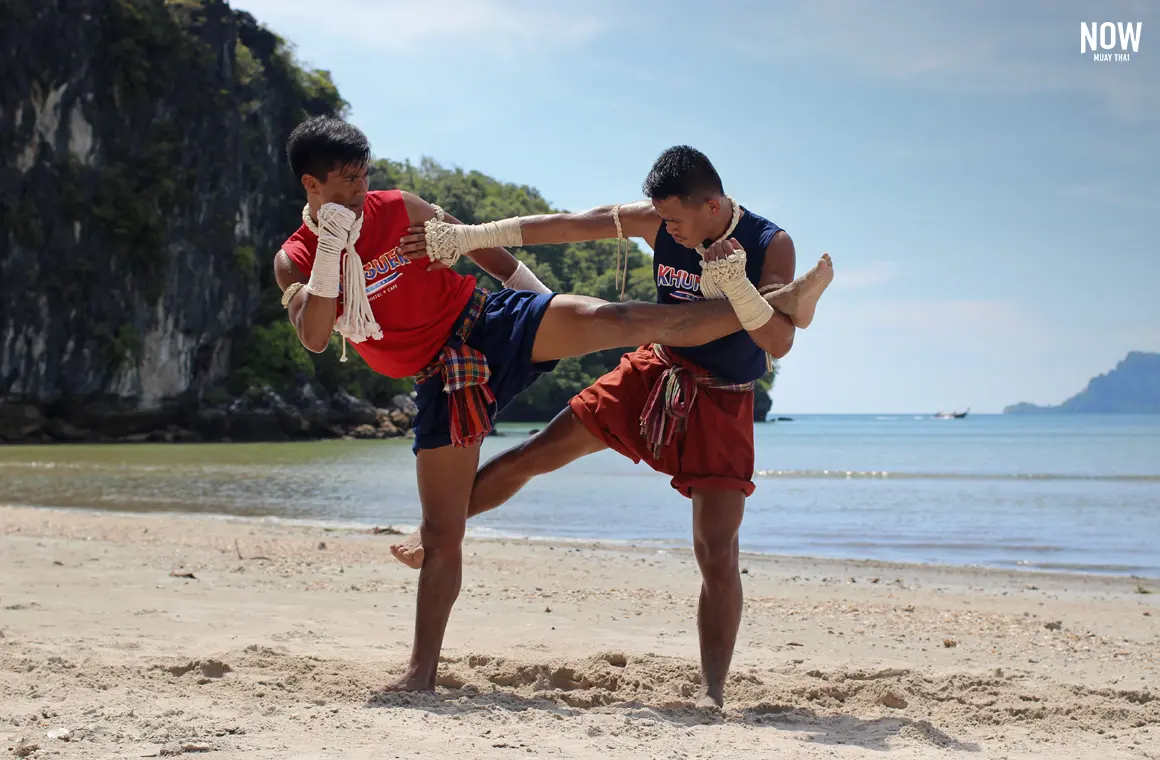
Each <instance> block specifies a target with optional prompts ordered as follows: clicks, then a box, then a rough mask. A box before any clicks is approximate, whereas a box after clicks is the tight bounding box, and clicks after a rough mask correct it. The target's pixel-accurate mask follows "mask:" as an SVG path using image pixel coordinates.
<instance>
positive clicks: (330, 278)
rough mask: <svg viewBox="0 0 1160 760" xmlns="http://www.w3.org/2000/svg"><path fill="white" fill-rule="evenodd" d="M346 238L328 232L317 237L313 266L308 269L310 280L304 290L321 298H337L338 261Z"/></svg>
mask: <svg viewBox="0 0 1160 760" xmlns="http://www.w3.org/2000/svg"><path fill="white" fill-rule="evenodd" d="M345 244H346V238H345V237H344V238H343V239H342V240H339V239H338V238H336V237H335V236H334V235H331V234H330V233H329V232H323V233H322V235H320V236H319V238H318V253H316V254H315V255H314V266H313V267H311V269H310V281H309V282H307V283H306V291H307V292H308V293H313V294H314V295H316V296H322V297H323V298H338V281H339V267H338V265H339V262H340V261H341V259H342V247H343V246H344V245H345Z"/></svg>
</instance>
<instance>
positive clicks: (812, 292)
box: [766, 253, 834, 329]
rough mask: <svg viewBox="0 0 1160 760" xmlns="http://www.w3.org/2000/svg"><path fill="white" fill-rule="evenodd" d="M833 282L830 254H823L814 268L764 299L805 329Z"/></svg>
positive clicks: (832, 264) (812, 319)
mask: <svg viewBox="0 0 1160 760" xmlns="http://www.w3.org/2000/svg"><path fill="white" fill-rule="evenodd" d="M833 281H834V263H833V262H832V261H831V260H830V254H828V253H823V254H822V257H821V258H820V259H818V263H817V264H815V265H814V268H813V269H811V270H810V271H808V272H806V273H805V274H804V275H802V276H801V277H799V278H797V279H796V280H794V281H793V282H791V283H790V284H789V285H786V286H785V287H784V288H778V289H777V290H775V291H773V292H772V293H770V294H769V295H767V296H766V299H767V300H768V301H769V304H770V305H771V306H773V307H774V308H775V309H777V310H778V311H780V312H781V313H782V314H784V315H786V316H787V317H789V318H790V319H792V320H793V323H794V326H796V327H799V328H802V329H805V328H807V327H809V326H810V322H813V321H814V310H815V309H816V308H817V306H818V299H819V298H821V297H822V293H824V292H825V291H826V288H828V287H830V283H831V282H833Z"/></svg>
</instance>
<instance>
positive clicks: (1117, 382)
mask: <svg viewBox="0 0 1160 760" xmlns="http://www.w3.org/2000/svg"><path fill="white" fill-rule="evenodd" d="M1035 412H1064V413H1072V414H1158V413H1160V354H1155V353H1145V352H1143V351H1132V352H1130V353H1129V354H1128V355H1127V356H1125V357H1124V358H1123V360H1122V361H1120V363H1119V364H1117V365H1116V366H1115V368H1114V369H1112V371H1110V372H1107V373H1105V374H1102V375H1099V376H1097V377H1093V378H1092V379H1091V380H1090V381H1089V382H1088V384H1087V387H1086V388H1084V389H1083V390H1082V391H1080V392H1079V393H1077V394H1075V395H1074V396H1072V397H1071V398H1069V399H1068V400H1067V401H1064V402H1063V403H1062V404H1059V405H1057V406H1039V405H1037V404H1028V403H1026V402H1024V403H1019V404H1013V405H1011V406H1008V407H1006V408H1005V409H1003V413H1004V414H1028V413H1035Z"/></svg>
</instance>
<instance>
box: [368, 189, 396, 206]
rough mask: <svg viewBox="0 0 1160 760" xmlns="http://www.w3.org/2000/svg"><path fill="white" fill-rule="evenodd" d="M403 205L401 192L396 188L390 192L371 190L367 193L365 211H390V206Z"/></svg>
mask: <svg viewBox="0 0 1160 760" xmlns="http://www.w3.org/2000/svg"><path fill="white" fill-rule="evenodd" d="M402 203H403V191H402V190H399V189H398V188H394V189H391V190H371V191H370V192H368V193H367V199H366V206H365V207H364V209H365V210H367V211H370V210H374V211H379V210H390V208H391V206H393V205H396V204H399V205H401V204H402Z"/></svg>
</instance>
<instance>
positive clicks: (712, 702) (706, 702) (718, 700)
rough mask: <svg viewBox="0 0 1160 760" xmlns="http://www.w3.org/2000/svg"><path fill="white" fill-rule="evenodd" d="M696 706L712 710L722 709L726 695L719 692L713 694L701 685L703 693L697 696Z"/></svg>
mask: <svg viewBox="0 0 1160 760" xmlns="http://www.w3.org/2000/svg"><path fill="white" fill-rule="evenodd" d="M696 706H697V707H699V708H707V709H711V710H720V709H721V708H723V707H724V706H725V698H724V696H722V695H720V694H718V695H716V696H711V695H710V694H709V691H708V689H706V688H705V687H704V686H702V687H701V695H700V696H699V697H697V702H696Z"/></svg>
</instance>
